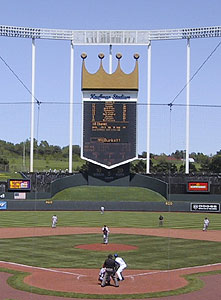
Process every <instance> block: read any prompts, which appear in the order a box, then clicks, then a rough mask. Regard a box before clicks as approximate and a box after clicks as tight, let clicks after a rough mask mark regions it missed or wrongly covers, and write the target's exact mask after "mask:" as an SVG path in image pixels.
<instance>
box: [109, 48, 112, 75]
mask: <svg viewBox="0 0 221 300" xmlns="http://www.w3.org/2000/svg"><path fill="white" fill-rule="evenodd" d="M109 74H112V45H110V47H109Z"/></svg>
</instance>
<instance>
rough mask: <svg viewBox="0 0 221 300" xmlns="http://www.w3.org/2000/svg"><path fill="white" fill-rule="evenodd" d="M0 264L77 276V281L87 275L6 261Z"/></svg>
mask: <svg viewBox="0 0 221 300" xmlns="http://www.w3.org/2000/svg"><path fill="white" fill-rule="evenodd" d="M0 263H1V264H6V265H12V266H17V267H23V268H28V269H35V270H41V271H47V272H53V273H61V274H67V275H72V276H77V279H79V278H80V277H87V275H83V274H78V273H72V272H66V271H61V270H54V269H47V268H41V267H34V266H29V265H23V264H18V263H13V262H8V261H0Z"/></svg>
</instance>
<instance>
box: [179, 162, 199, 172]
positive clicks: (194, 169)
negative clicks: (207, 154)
mask: <svg viewBox="0 0 221 300" xmlns="http://www.w3.org/2000/svg"><path fill="white" fill-rule="evenodd" d="M185 169H186V167H185V165H181V166H180V168H179V172H180V173H185ZM196 171H197V169H196V166H195V165H194V164H193V163H190V164H189V172H190V173H193V172H196Z"/></svg>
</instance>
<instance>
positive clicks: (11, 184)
mask: <svg viewBox="0 0 221 300" xmlns="http://www.w3.org/2000/svg"><path fill="white" fill-rule="evenodd" d="M30 190H31V181H30V180H29V179H25V180H24V179H9V180H8V191H10V192H11V191H15V192H16V191H30Z"/></svg>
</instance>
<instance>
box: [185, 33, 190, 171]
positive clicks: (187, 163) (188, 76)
mask: <svg viewBox="0 0 221 300" xmlns="http://www.w3.org/2000/svg"><path fill="white" fill-rule="evenodd" d="M189 145H190V39H187V76H186V168H185V173H186V174H189V163H190V159H189Z"/></svg>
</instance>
